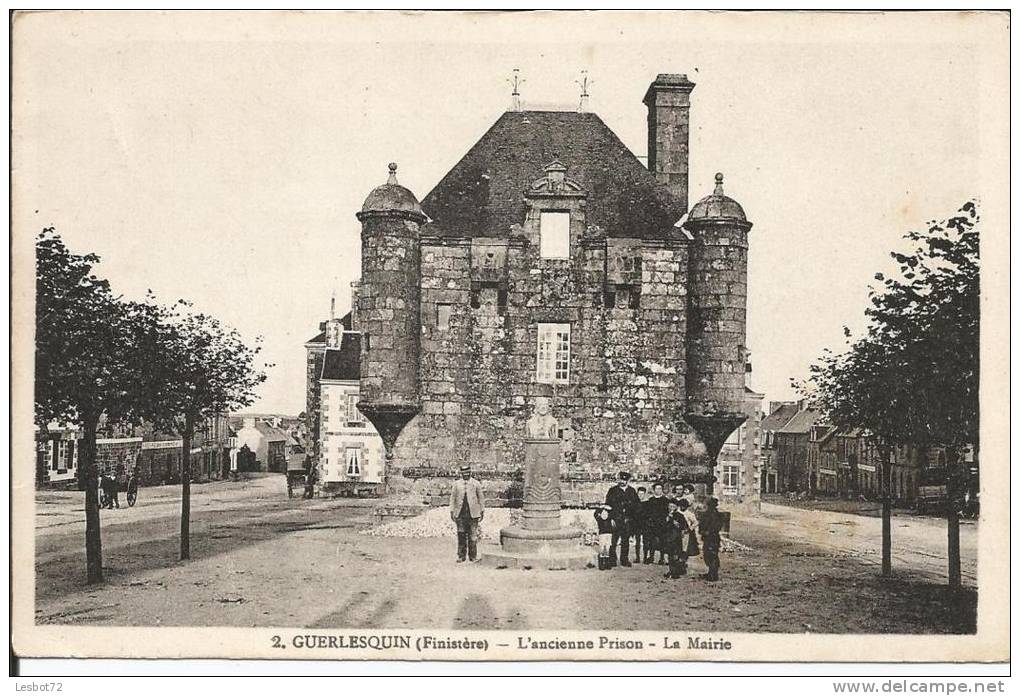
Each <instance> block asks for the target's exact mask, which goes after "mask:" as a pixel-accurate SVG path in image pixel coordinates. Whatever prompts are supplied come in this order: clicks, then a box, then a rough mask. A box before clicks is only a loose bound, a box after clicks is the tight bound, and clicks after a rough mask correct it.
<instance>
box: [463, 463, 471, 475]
mask: <svg viewBox="0 0 1020 696" xmlns="http://www.w3.org/2000/svg"><path fill="white" fill-rule="evenodd" d="M465 471H468V472H469V471H471V465H470V464H462V465H461V467H460V473H462V474H463V473H464V472H465Z"/></svg>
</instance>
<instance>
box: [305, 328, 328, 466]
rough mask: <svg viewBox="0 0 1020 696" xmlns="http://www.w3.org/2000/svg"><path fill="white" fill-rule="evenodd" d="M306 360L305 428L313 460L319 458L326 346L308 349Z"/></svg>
mask: <svg viewBox="0 0 1020 696" xmlns="http://www.w3.org/2000/svg"><path fill="white" fill-rule="evenodd" d="M305 350H306V351H307V357H306V360H305V427H306V428H307V429H308V445H310V451H309V454H311V456H312V458H313V459H316V460H317V459H318V458H319V442H320V439H319V438H320V433H321V428H322V414H321V411H320V403H319V401H320V378H321V377H322V361H323V357H324V356H325V346H324V345H323V346H321V347H320V346H315V347H314V348H309V347H306V349H305Z"/></svg>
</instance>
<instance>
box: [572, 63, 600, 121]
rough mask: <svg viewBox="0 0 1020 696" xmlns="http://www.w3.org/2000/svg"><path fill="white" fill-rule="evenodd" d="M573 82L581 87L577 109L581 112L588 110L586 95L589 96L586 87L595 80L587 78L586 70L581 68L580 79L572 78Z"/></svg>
mask: <svg viewBox="0 0 1020 696" xmlns="http://www.w3.org/2000/svg"><path fill="white" fill-rule="evenodd" d="M574 83H575V84H577V85H580V87H581V101H580V102H578V104H577V111H578V113H583V112H585V111H587V110H588V97H589V96H591V95H589V94H588V88H589V87H591V86H592V85H593V84H595V80H589V79H588V71H587V70H582V71H581V79H580V80H574Z"/></svg>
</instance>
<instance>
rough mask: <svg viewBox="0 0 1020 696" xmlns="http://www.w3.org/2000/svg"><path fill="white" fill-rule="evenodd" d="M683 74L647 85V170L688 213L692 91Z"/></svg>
mask: <svg viewBox="0 0 1020 696" xmlns="http://www.w3.org/2000/svg"><path fill="white" fill-rule="evenodd" d="M693 89H694V83H693V82H691V81H690V80H688V79H687V76H686V75H670V74H666V73H660V74H659V76H658V77H656V78H655V81H654V82H652V84H651V85H649V86H648V91H647V92H646V93H645V98H644V103H645V105H646V106H647V107H648V170H649V171H650V172H652V173H653V174H655V178H656V179H658V180H659V182H660V183H662V184H664V185H665V186H666V187H667V188H668V189H669V190H670V191H672V192H673V195H674V196H676V197H677V198H678V199H679V200H680V202H681V203H683V206H684V210H685V211H686V210H687V170H688V166H687V161H688V142H689V131H690V111H691V90H693Z"/></svg>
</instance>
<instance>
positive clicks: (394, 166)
mask: <svg viewBox="0 0 1020 696" xmlns="http://www.w3.org/2000/svg"><path fill="white" fill-rule="evenodd" d="M386 183H387V184H395V183H397V163H396V162H390V177H389V178H388V179H387V180H386Z"/></svg>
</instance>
